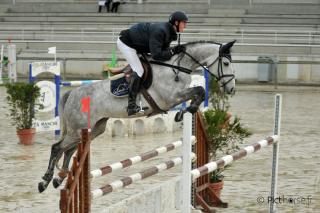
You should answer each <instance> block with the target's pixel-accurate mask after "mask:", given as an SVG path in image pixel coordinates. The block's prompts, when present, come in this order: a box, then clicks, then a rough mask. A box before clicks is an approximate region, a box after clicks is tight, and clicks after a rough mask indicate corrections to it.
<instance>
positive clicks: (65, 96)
mask: <svg viewBox="0 0 320 213" xmlns="http://www.w3.org/2000/svg"><path fill="white" fill-rule="evenodd" d="M70 93H71V90H69V91H67V92H66V93H64V94H63V96H62V97H61V99H60V104H59V112H61V113H60V129H61V137H60V140H63V139H64V137H65V136H66V134H67V128H66V119H65V116H64V107H65V105H66V102H67V100H68V98H69V96H70Z"/></svg>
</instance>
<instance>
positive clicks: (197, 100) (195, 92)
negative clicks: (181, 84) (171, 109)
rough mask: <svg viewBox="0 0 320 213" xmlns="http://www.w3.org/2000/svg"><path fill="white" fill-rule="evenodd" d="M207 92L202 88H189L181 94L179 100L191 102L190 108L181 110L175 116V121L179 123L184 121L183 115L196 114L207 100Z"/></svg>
mask: <svg viewBox="0 0 320 213" xmlns="http://www.w3.org/2000/svg"><path fill="white" fill-rule="evenodd" d="M205 94H206V92H205V90H204V89H203V87H201V86H197V87H192V88H188V89H186V90H184V91H182V92H180V93H179V94H178V95H179V98H180V99H183V101H188V100H191V103H190V106H188V107H187V108H186V109H183V110H180V111H179V112H177V114H176V116H175V121H176V122H179V121H182V119H183V114H184V113H186V112H190V113H192V114H194V113H196V112H197V111H198V109H199V106H200V104H201V103H202V102H203V101H204V99H205Z"/></svg>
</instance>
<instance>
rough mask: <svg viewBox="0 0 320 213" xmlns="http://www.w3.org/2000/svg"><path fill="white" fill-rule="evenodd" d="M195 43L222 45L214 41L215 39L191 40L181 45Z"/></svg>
mask: <svg viewBox="0 0 320 213" xmlns="http://www.w3.org/2000/svg"><path fill="white" fill-rule="evenodd" d="M195 44H216V45H222V44H221V43H218V42H215V41H205V40H200V41H191V42H188V43H185V44H183V46H191V45H195Z"/></svg>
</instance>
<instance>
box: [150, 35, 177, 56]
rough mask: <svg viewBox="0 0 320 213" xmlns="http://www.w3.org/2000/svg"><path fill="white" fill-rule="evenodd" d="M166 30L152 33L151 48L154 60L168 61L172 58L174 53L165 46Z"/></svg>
mask: <svg viewBox="0 0 320 213" xmlns="http://www.w3.org/2000/svg"><path fill="white" fill-rule="evenodd" d="M165 36H166V35H165V32H163V31H162V30H155V31H153V32H152V34H151V35H150V40H149V48H150V52H151V56H152V58H153V59H154V60H159V61H167V60H169V59H170V58H171V56H172V53H171V51H170V49H169V48H164V49H162V48H163V47H164V44H163V43H164V40H165Z"/></svg>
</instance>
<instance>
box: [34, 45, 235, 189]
mask: <svg viewBox="0 0 320 213" xmlns="http://www.w3.org/2000/svg"><path fill="white" fill-rule="evenodd" d="M233 43H234V41H233V42H230V43H227V44H225V45H221V44H219V43H214V42H205V41H199V42H192V43H187V44H184V45H185V47H186V51H185V52H183V53H180V54H179V55H176V56H174V57H172V58H171V60H169V61H167V62H165V63H166V64H162V65H159V64H152V69H153V83H152V85H151V86H150V88H149V89H148V92H149V94H150V95H151V96H152V98H153V99H154V101H155V102H156V103H157V105H158V106H159V108H160V109H161V110H163V111H168V110H170V109H171V108H172V107H174V106H176V105H178V104H180V103H182V102H185V101H188V100H191V103H190V106H188V107H187V108H186V109H185V110H181V111H180V112H178V113H177V115H176V120H177V121H180V120H182V116H183V114H184V113H185V112H191V113H195V112H196V111H197V110H198V107H199V105H200V104H201V103H202V102H203V100H204V98H205V91H204V89H203V87H201V86H197V87H190V83H191V76H190V73H189V74H188V71H190V72H192V71H193V70H195V69H197V68H198V67H202V68H206V69H207V70H208V71H209V72H210V73H211V75H212V76H213V77H214V78H215V79H216V80H217V81H218V82H219V84H220V86H221V88H222V89H223V90H224V91H225V92H227V93H233V92H234V91H235V79H234V70H233V67H232V64H231V55H230V48H231V47H232V45H233ZM178 64H179V65H180V66H181V67H183V68H184V69H181V70H180V71H178V70H177V67H175V69H174V68H172V65H173V66H178ZM170 66H171V67H170ZM109 88H110V81H109V80H103V81H100V82H96V83H93V84H90V85H84V86H81V87H78V88H75V89H73V90H71V91H68V92H66V93H65V94H64V95H63V96H62V97H61V101H60V111H61V117H60V119H61V125H62V136H61V139H60V140H59V141H58V142H57V143H55V144H53V145H52V148H51V155H50V160H49V165H48V169H47V171H46V173H45V175H44V176H43V177H42V179H43V181H42V182H40V183H39V184H38V189H39V192H42V191H44V190H45V189H46V188H47V186H48V184H49V183H50V181H51V180H52V178H53V174H54V167H55V165H56V164H57V163H58V161H59V159H60V158H61V156H62V155H63V154H64V160H63V165H62V169H61V171H60V173H59V176H58V177H56V178H54V180H53V185H54V187H55V188H56V187H58V186H59V185H60V184H61V183H62V181H63V179H64V178H65V177H66V174H67V171H68V166H69V161H70V158H71V156H72V154H73V153H74V152H75V150H76V147H77V144H78V143H79V142H80V132H81V129H83V128H87V113H81V109H80V108H81V99H82V98H85V97H88V96H89V97H90V98H91V103H90V110H91V114H90V116H91V117H90V123H91V128H92V131H91V140H93V139H94V138H96V137H97V136H98V135H100V134H102V133H103V132H104V131H105V127H106V123H107V120H108V119H109V118H126V117H128V116H127V111H126V107H127V103H128V100H127V98H119V97H115V96H114V95H112V94H111V92H110V89H109ZM141 101H142V105H143V106H148V102H147V101H146V100H145V99H144V98H143V97H142V98H141ZM152 110H153V109H152V107H151V106H150V107H149V108H148V109H147V110H145V111H144V113H138V114H136V115H134V116H131V117H142V116H147V115H149V114H151V113H152Z"/></svg>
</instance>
